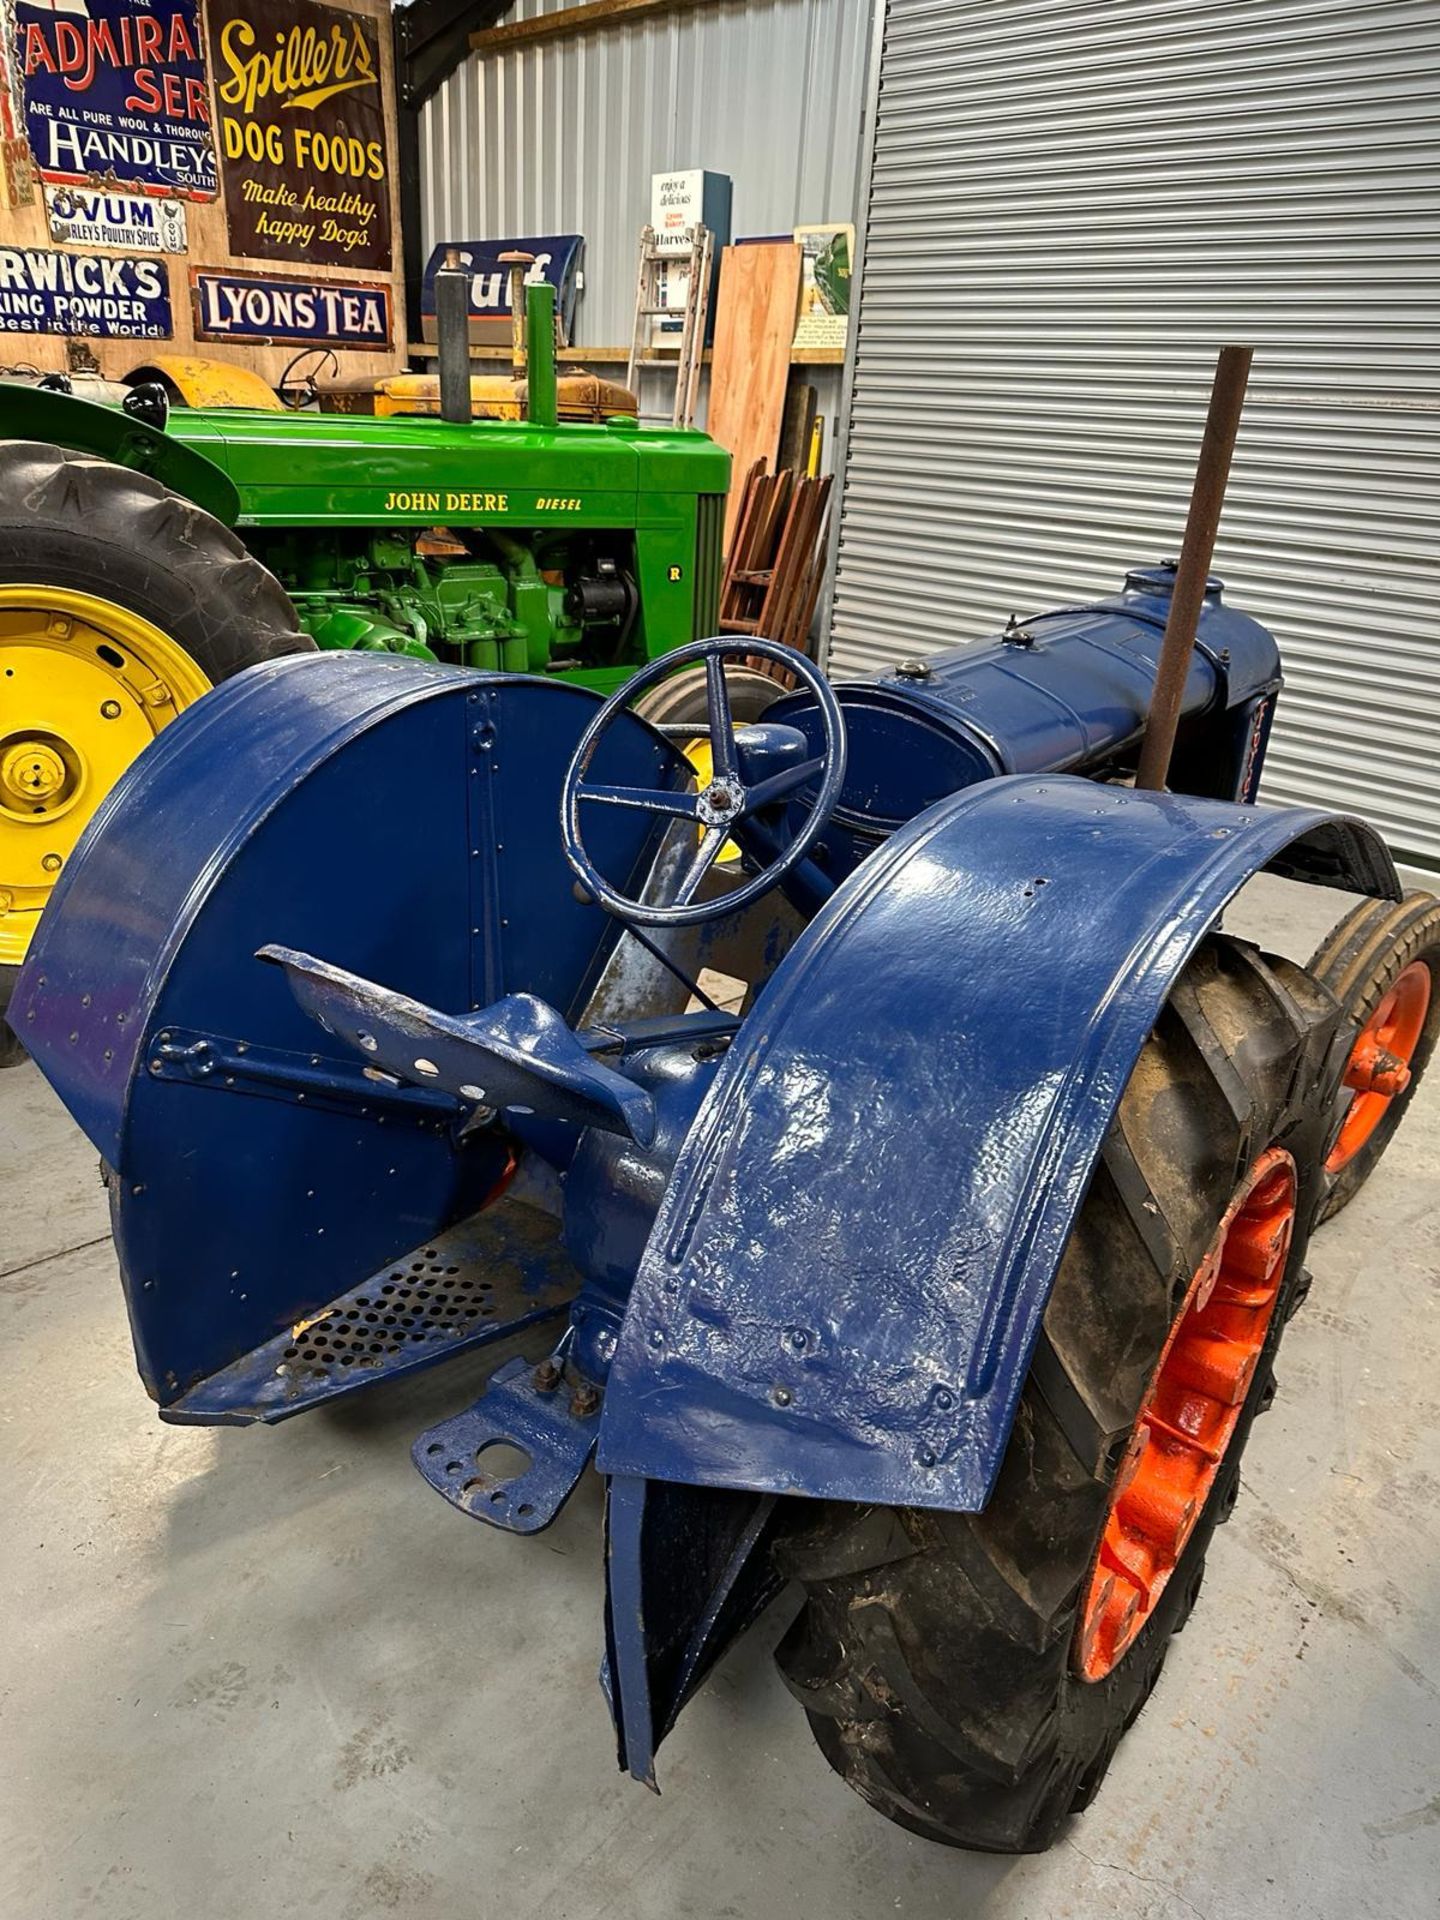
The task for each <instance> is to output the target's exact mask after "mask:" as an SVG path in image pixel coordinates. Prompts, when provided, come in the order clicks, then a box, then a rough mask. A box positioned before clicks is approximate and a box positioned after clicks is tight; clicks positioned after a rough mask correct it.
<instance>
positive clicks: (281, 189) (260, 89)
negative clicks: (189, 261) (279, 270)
mask: <svg viewBox="0 0 1440 1920" xmlns="http://www.w3.org/2000/svg"><path fill="white" fill-rule="evenodd" d="M210 48H211V64H212V66H213V68H214V70H215V91H216V98H217V101H218V111H219V128H218V132H219V140H220V151H221V154H222V156H223V160H224V166H225V211H226V219H227V221H228V223H229V229H230V245H231V248H232V249H233V250H234V252H236V253H237V254H243V255H246V256H249V257H251V258H259V259H272V260H306V261H310V262H312V263H316V264H319V265H323V266H350V267H375V268H378V269H379V270H380V271H382V272H388V271H389V268H390V264H391V244H390V155H389V141H388V138H387V129H386V122H385V107H384V97H383V91H382V85H381V73H380V37H379V34H378V33H377V31H376V28H375V23H374V22H373V21H372V20H368V19H364V18H362V17H361V16H360V15H358V14H353V13H340V12H338V11H337V10H336V9H335V8H333V7H322V6H317V5H315V4H313V0H215V4H214V5H212V7H211V8H210Z"/></svg>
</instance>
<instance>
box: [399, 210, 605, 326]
mask: <svg viewBox="0 0 1440 1920" xmlns="http://www.w3.org/2000/svg"><path fill="white" fill-rule="evenodd" d="M584 245H585V240H584V236H583V235H582V234H578V233H549V234H542V235H540V236H539V237H538V238H536V237H531V238H530V239H528V240H442V241H441V243H440V245H439V246H438V247H436V248H435V250H434V251H433V252H432V253H431V255H430V258H429V259H428V260H427V261H426V262H425V279H424V283H423V285H422V286H421V289H420V327H421V332H422V334H423V336H424V338H425V339H427V340H433V339H434V337H435V269H436V268H437V267H443V266H444V264H445V255H446V254H447V253H448V252H449V250H450V249H451V248H452V247H453V248H454V249H455V251H456V252H457V253H458V254H459V256H460V264H461V265H462V266H466V267H469V269H470V338H471V339H472V340H473V341H475V342H476V343H477V344H483V345H487V346H508V345H509V341H510V269H509V267H508V266H502V265H501V262H500V256H501V254H502V253H531V254H534V256H535V264H534V266H533V267H531V268H529V270H528V271H527V272H526V275H525V280H526V284H527V285H529V286H538V285H539V284H540V283H541V282H542V281H545V280H548V281H549V282H550V284H551V286H552V287H554V289H555V311H556V313H557V314H558V315H559V317H560V336H561V340H562V343H563V344H565V345H567V346H568V345H569V344H570V342H571V341H572V340H573V339H574V337H575V304H576V300H577V298H578V297H579V293H580V289H581V287H582V285H583V284H584V282H583V277H582V275H581V273H580V255H581V252H582V250H583V248H584Z"/></svg>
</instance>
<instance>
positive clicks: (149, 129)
mask: <svg viewBox="0 0 1440 1920" xmlns="http://www.w3.org/2000/svg"><path fill="white" fill-rule="evenodd" d="M10 25H11V28H12V38H11V43H10V48H9V53H10V66H11V71H12V73H13V75H14V82H15V86H16V89H17V90H18V93H19V106H20V109H21V113H22V115H23V118H24V124H25V133H26V136H27V138H28V139H29V142H30V147H31V151H32V152H33V153H34V155H35V164H36V168H37V170H38V172H39V175H40V178H41V179H42V180H48V181H50V182H51V183H52V184H54V185H57V186H80V187H84V186H104V187H107V188H112V187H113V188H114V189H116V190H121V189H125V188H131V189H136V188H138V189H139V190H140V191H141V192H143V193H158V194H185V195H187V196H188V197H189V198H191V199H194V200H213V199H214V197H215V192H216V175H215V147H214V142H213V140H212V137H211V128H210V97H209V90H208V88H207V85H206V80H205V57H204V52H203V49H202V46H201V39H200V28H199V23H198V9H197V0H11V4H10Z"/></svg>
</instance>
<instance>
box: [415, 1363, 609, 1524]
mask: <svg viewBox="0 0 1440 1920" xmlns="http://www.w3.org/2000/svg"><path fill="white" fill-rule="evenodd" d="M535 1371H536V1370H535V1364H534V1362H533V1361H531V1360H527V1359H526V1358H525V1356H524V1354H517V1355H516V1356H515V1358H514V1359H513V1360H507V1361H506V1362H505V1365H504V1366H503V1367H501V1368H499V1369H498V1371H497V1372H495V1373H493V1374H491V1376H490V1378H489V1380H488V1381H487V1383H486V1386H485V1391H484V1392H483V1393H482V1394H481V1396H480V1398H479V1399H478V1400H477V1401H476V1402H475V1404H474V1406H472V1407H467V1408H466V1409H465V1411H464V1412H463V1413H457V1414H454V1415H453V1416H452V1417H451V1418H450V1419H448V1420H442V1421H441V1422H440V1423H439V1425H438V1426H434V1427H429V1428H427V1429H426V1431H425V1432H424V1433H422V1434H421V1435H420V1438H419V1439H418V1440H417V1441H416V1442H415V1444H414V1446H413V1447H412V1448H411V1449H410V1457H411V1459H412V1460H413V1461H414V1462H415V1465H416V1467H417V1468H418V1469H419V1471H420V1477H421V1478H422V1479H423V1480H424V1481H425V1483H426V1485H427V1486H431V1487H433V1488H434V1489H435V1491H436V1492H437V1493H438V1494H439V1495H440V1496H441V1497H442V1498H443V1499H445V1500H448V1501H449V1502H450V1504H451V1506H452V1507H457V1508H458V1509H459V1510H460V1512H461V1513H463V1514H467V1515H468V1516H469V1517H470V1518H471V1519H473V1520H483V1521H484V1522H485V1523H486V1525H487V1526H492V1527H499V1528H500V1529H501V1530H502V1531H503V1532H505V1533H540V1532H541V1531H543V1529H544V1528H546V1527H548V1526H549V1525H550V1523H551V1521H552V1520H553V1519H554V1518H555V1516H556V1515H557V1514H558V1513H559V1511H560V1509H561V1508H562V1507H563V1506H564V1504H565V1502H566V1501H567V1500H568V1499H569V1498H570V1496H571V1494H572V1493H573V1492H574V1491H575V1486H576V1483H577V1481H578V1480H579V1478H580V1476H581V1474H582V1473H583V1472H584V1471H585V1469H586V1467H587V1466H588V1465H589V1464H590V1456H591V1454H592V1453H593V1452H594V1451H595V1441H596V1437H597V1435H598V1433H599V1429H600V1422H599V1420H598V1419H597V1418H596V1415H595V1412H594V1410H593V1409H592V1410H591V1412H589V1413H588V1414H576V1413H574V1412H572V1411H571V1396H570V1389H569V1387H568V1386H566V1385H564V1383H563V1382H560V1381H558V1380H557V1382H556V1384H554V1385H553V1386H551V1387H549V1388H548V1389H547V1388H543V1387H540V1386H537V1385H536V1381H535ZM497 1443H499V1444H502V1445H505V1446H509V1447H518V1448H519V1449H520V1450H521V1451H522V1452H524V1453H526V1454H528V1455H529V1459H530V1464H529V1465H528V1466H527V1467H525V1468H523V1469H522V1470H521V1471H520V1472H519V1473H516V1474H511V1475H510V1476H508V1477H506V1476H503V1475H498V1474H495V1473H493V1472H491V1471H490V1470H489V1469H488V1468H487V1466H486V1461H485V1456H486V1451H487V1449H488V1448H491V1447H494V1446H495V1445H496V1444H497Z"/></svg>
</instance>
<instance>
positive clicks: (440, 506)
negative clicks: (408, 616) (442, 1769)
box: [167, 409, 729, 526]
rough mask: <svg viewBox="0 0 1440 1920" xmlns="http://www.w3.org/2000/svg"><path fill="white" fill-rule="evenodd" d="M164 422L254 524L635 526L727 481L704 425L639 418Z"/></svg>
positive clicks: (212, 417) (328, 417)
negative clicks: (209, 464) (657, 425)
mask: <svg viewBox="0 0 1440 1920" xmlns="http://www.w3.org/2000/svg"><path fill="white" fill-rule="evenodd" d="M167 433H168V434H169V436H170V437H171V438H172V439H175V440H178V441H180V442H181V443H183V444H185V445H188V446H191V447H193V448H194V449H195V450H196V451H197V452H199V453H203V454H204V455H205V456H206V458H207V459H209V460H211V461H213V462H214V463H215V464H216V465H217V466H219V467H221V468H223V469H224V471H225V472H226V473H227V474H228V475H229V476H230V479H231V480H232V481H233V483H234V484H235V486H236V487H237V488H238V490H239V493H240V515H241V520H242V521H243V522H244V523H245V524H248V525H252V526H296V525H305V524H333V523H336V522H341V523H345V524H355V523H375V522H382V521H383V522H385V523H387V524H400V525H406V524H408V525H414V526H430V525H434V524H436V523H437V522H438V523H441V524H443V523H445V522H446V521H447V520H463V521H465V522H474V521H476V520H490V519H497V520H501V521H510V522H512V523H513V524H515V525H518V526H544V525H559V526H575V525H581V526H631V525H634V524H636V522H637V519H639V518H644V517H645V516H646V513H647V511H648V506H649V503H648V502H647V498H646V497H647V496H650V495H655V496H661V498H660V499H658V500H657V502H656V504H655V511H656V512H660V513H662V514H663V496H664V495H666V494H668V495H670V496H672V497H673V496H675V495H685V494H691V495H693V494H696V493H724V491H725V490H726V487H727V485H728V484H729V456H728V454H726V453H725V452H724V450H723V449H722V448H719V447H717V446H716V445H715V443H714V442H713V441H712V440H710V439H708V438H707V437H706V435H704V434H702V433H691V432H683V431H676V432H657V431H651V430H649V429H643V430H642V429H640V428H637V427H636V425H635V423H634V421H633V420H614V421H610V422H607V423H606V424H604V425H603V426H593V425H575V424H565V425H562V426H558V427H539V426H533V425H531V424H530V423H529V422H527V421H519V420H517V421H508V420H505V421H477V422H474V423H472V424H470V425H464V426H462V425H454V424H452V423H450V422H448V421H444V420H439V419H432V418H425V417H404V416H399V417H396V416H391V417H372V416H364V415H358V416H357V415H345V414H321V413H309V412H307V413H292V414H275V413H250V414H246V413H224V412H204V411H201V410H198V409H195V410H186V409H177V410H176V411H175V412H174V413H172V414H171V416H170V420H169V424H168V427H167ZM562 487H563V492H562V491H561V488H562ZM672 511H673V509H672Z"/></svg>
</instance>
